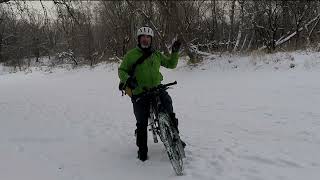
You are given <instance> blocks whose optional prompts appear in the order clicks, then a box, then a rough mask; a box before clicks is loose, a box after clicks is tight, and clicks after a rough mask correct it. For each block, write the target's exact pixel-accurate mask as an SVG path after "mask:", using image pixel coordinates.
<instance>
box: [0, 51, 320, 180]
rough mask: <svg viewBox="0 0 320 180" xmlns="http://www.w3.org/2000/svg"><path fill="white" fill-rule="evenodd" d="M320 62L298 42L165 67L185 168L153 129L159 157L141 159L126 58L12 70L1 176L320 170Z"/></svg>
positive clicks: (205, 176) (201, 179) (0, 78)
mask: <svg viewBox="0 0 320 180" xmlns="http://www.w3.org/2000/svg"><path fill="white" fill-rule="evenodd" d="M291 63H294V64H295V67H294V68H290V64H291ZM319 64H320V54H319V53H309V52H299V53H297V52H296V53H278V54H275V55H269V56H267V57H261V56H260V55H255V54H253V55H252V56H250V57H228V56H227V55H223V56H222V57H219V56H212V57H211V59H210V60H206V61H204V62H203V63H202V65H200V66H198V67H194V68H192V69H190V68H188V67H186V66H185V63H184V61H182V60H181V61H180V64H179V67H178V68H177V69H175V70H166V69H163V74H164V77H165V80H164V82H171V81H174V80H177V81H178V85H176V87H175V88H173V89H170V90H169V93H170V94H171V96H172V98H173V100H174V107H175V111H176V113H177V116H178V118H179V119H180V129H181V133H182V138H183V139H184V140H185V141H186V143H187V147H186V155H187V158H186V159H185V175H184V176H181V177H177V176H175V174H174V172H173V170H172V168H171V165H170V162H169V160H168V158H167V156H166V153H165V151H164V147H163V145H162V144H154V143H153V142H152V141H151V138H150V140H149V156H150V159H149V160H148V161H146V162H145V163H142V162H140V161H138V160H137V159H136V151H137V149H136V146H135V138H134V135H133V132H134V129H135V119H134V116H133V110H132V105H131V102H130V100H129V98H128V97H121V94H120V92H119V91H118V90H117V86H118V78H117V71H116V69H117V65H116V64H114V65H105V64H102V65H100V66H98V67H96V68H94V69H90V68H80V69H74V70H71V71H66V70H62V69H54V70H53V73H49V72H48V71H36V70H34V71H33V72H32V73H25V72H18V73H12V74H9V73H6V72H4V71H3V72H2V73H0V74H2V75H0V119H1V121H0V122H1V125H0V179H1V180H2V179H3V180H22V179H23V180H40V179H41V180H106V179H121V180H122V179H124V180H128V179H130V180H135V179H137V180H141V179H153V180H163V179H183V180H185V179H187V180H188V179H196V180H209V179H210V180H302V179H308V180H318V179H319V178H320V154H319V149H320V111H319V107H320V83H319V82H320V81H319V76H320V66H319ZM1 69H2V70H3V69H4V68H3V67H1V68H0V71H1Z"/></svg>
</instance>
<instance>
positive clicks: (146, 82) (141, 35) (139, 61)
mask: <svg viewBox="0 0 320 180" xmlns="http://www.w3.org/2000/svg"><path fill="white" fill-rule="evenodd" d="M153 37H154V33H153V30H152V29H151V28H150V27H141V28H140V29H138V32H137V40H138V46H137V47H135V48H133V49H131V50H129V51H128V52H127V54H126V55H125V56H124V59H123V61H122V63H121V65H120V67H119V69H118V75H119V78H120V85H119V89H120V90H124V89H125V90H126V93H127V94H128V95H129V96H130V97H131V101H132V103H133V110H134V114H135V117H136V120H137V123H136V126H137V129H136V138H137V139H136V140H137V141H136V144H137V146H138V149H139V150H138V158H139V159H140V160H141V161H145V160H147V159H148V146H147V137H148V131H147V126H148V117H149V109H150V108H149V105H150V104H149V101H148V99H146V98H141V99H139V101H136V100H137V98H138V97H139V95H141V93H143V92H144V90H145V89H150V88H152V87H156V86H158V85H160V83H161V81H162V79H163V77H162V75H161V73H160V71H159V70H160V66H164V67H166V68H171V69H174V68H176V66H177V64H178V58H179V54H178V51H179V49H180V46H181V43H180V42H179V41H176V42H174V43H173V46H172V53H171V55H170V57H166V56H164V55H163V54H161V53H160V52H159V51H156V50H154V49H153V47H152V40H153ZM160 99H161V102H162V104H163V105H164V107H165V108H166V109H167V111H168V112H169V114H170V117H171V120H172V122H173V124H174V125H175V127H176V128H177V129H178V119H177V118H176V117H175V113H174V112H173V107H172V100H171V97H170V96H169V94H168V93H167V92H164V93H162V94H161V95H160Z"/></svg>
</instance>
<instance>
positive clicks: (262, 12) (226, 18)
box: [0, 0, 320, 67]
mask: <svg viewBox="0 0 320 180" xmlns="http://www.w3.org/2000/svg"><path fill="white" fill-rule="evenodd" d="M0 3H1V4H0V63H5V64H6V65H10V66H19V67H21V66H22V65H25V64H26V63H27V64H28V61H25V60H26V59H27V60H29V63H30V61H31V59H35V60H36V61H38V59H39V58H40V57H42V56H48V57H49V58H50V59H51V61H52V62H56V63H59V62H63V61H66V60H67V61H69V62H70V63H73V64H75V65H78V64H90V65H94V64H96V63H99V62H101V61H118V60H119V59H121V57H122V56H123V55H124V54H125V52H126V51H127V50H128V49H130V48H132V47H134V46H135V45H136V36H135V34H136V30H137V29H138V28H139V27H140V26H142V25H149V26H150V27H152V28H153V29H154V31H155V35H156V38H155V41H154V46H155V47H156V48H159V49H160V50H162V51H163V52H164V53H168V52H169V51H170V46H171V44H172V42H173V40H174V38H179V39H181V40H182V43H183V53H185V54H186V55H188V56H189V57H190V60H191V62H197V61H199V60H200V59H201V57H202V56H204V55H208V54H210V53H214V52H224V51H228V52H234V53H237V52H250V51H252V50H257V49H260V50H265V51H266V52H273V51H277V50H282V51H283V50H284V51H288V50H295V49H303V48H306V47H312V46H317V45H318V43H319V40H320V23H319V21H320V2H319V1H316V0H314V1H310V0H309V1H308V0H294V1H288V0H277V1H276V0H259V1H256V0H225V1H221V0H209V1H208V0H207V1H204V0H200V1H172V0H162V1H154V0H149V1H133V0H131V1H129V0H126V1H67V0H53V1H52V6H50V7H48V6H46V5H44V1H39V2H33V3H38V4H40V5H41V7H42V8H40V9H39V8H37V9H34V8H32V6H31V5H32V3H31V2H28V1H8V0H1V1H0ZM49 14H54V15H53V16H51V15H49Z"/></svg>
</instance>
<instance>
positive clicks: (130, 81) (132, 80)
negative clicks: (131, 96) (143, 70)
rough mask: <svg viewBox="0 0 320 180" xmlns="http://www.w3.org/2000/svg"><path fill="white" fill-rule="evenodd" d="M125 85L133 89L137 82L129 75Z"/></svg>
mask: <svg viewBox="0 0 320 180" xmlns="http://www.w3.org/2000/svg"><path fill="white" fill-rule="evenodd" d="M126 86H127V87H128V88H130V89H135V88H136V87H138V82H137V80H136V79H135V78H133V77H129V78H128V79H127V81H126Z"/></svg>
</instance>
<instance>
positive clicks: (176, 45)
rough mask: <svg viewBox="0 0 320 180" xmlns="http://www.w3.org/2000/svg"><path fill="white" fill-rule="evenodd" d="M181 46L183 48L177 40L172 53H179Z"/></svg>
mask: <svg viewBox="0 0 320 180" xmlns="http://www.w3.org/2000/svg"><path fill="white" fill-rule="evenodd" d="M180 46H181V42H180V40H179V39H178V40H176V41H175V42H174V43H173V45H172V52H173V53H174V52H179V50H180Z"/></svg>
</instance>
